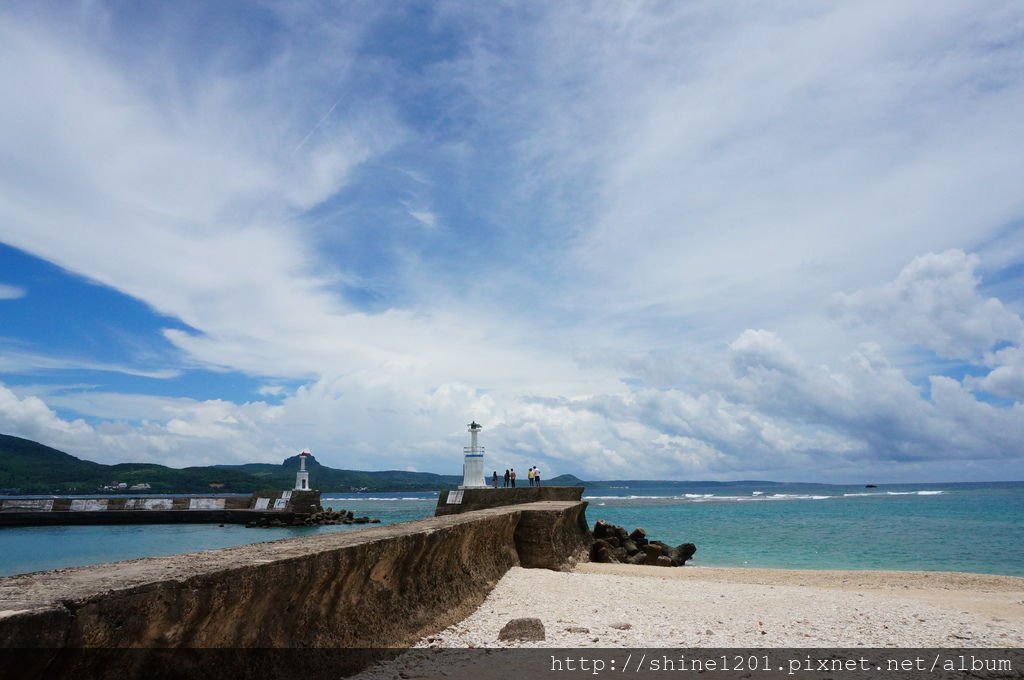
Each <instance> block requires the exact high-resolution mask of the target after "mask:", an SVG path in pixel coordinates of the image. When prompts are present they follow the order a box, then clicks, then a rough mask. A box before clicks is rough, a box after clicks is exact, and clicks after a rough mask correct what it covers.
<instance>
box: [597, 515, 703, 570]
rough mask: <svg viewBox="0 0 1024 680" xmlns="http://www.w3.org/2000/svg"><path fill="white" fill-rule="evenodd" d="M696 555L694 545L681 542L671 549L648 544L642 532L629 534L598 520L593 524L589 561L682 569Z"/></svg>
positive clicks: (650, 542)
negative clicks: (592, 539)
mask: <svg viewBox="0 0 1024 680" xmlns="http://www.w3.org/2000/svg"><path fill="white" fill-rule="evenodd" d="M695 552H697V546H695V545H694V544H693V543H680V544H679V545H677V546H675V547H674V548H673V547H672V546H670V545H667V544H665V543H662V542H661V541H651V540H648V538H647V532H646V531H644V530H643V529H639V528H637V529H634V530H633V532H632V533H629V532H627V531H626V530H625V529H624V528H623V527H620V526H616V525H614V524H609V523H608V522H605V521H604V520H603V519H599V520H598V521H597V524H595V525H594V545H593V546H592V547H591V549H590V561H591V562H622V563H625V564H649V565H653V566H658V567H681V566H683V565H684V564H686V560H688V559H690V558H692V557H693V554H694V553H695Z"/></svg>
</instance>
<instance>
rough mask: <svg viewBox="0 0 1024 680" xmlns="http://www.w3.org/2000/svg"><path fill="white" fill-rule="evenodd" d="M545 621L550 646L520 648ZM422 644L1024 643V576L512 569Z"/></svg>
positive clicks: (702, 569)
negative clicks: (531, 621)
mask: <svg viewBox="0 0 1024 680" xmlns="http://www.w3.org/2000/svg"><path fill="white" fill-rule="evenodd" d="M519 617H537V618H539V619H540V620H541V621H542V622H543V624H544V628H545V636H546V637H545V639H544V640H543V641H523V642H509V641H501V640H499V639H498V633H499V631H500V630H501V628H502V626H504V625H505V624H506V623H507V622H508V621H509V620H510V619H514V618H519ZM418 646H420V647H510V646H511V647H574V648H575V647H896V646H898V647H1021V646H1024V578H1018V577H1009V576H988V575H980V574H964V573H954V572H894V571H809V570H808V571H805V570H785V569H745V568H707V567H683V568H663V567H645V566H631V565H620V564H593V563H585V564H581V565H578V566H577V567H576V569H575V570H574V571H572V572H555V571H548V570H544V569H522V568H518V567H517V568H513V569H512V570H511V571H509V572H508V574H506V575H505V577H504V578H502V579H501V581H500V582H499V583H498V585H497V586H496V587H495V589H494V590H493V591H492V592H491V594H490V595H489V596H488V597H487V600H486V601H485V602H484V603H483V605H481V607H480V608H479V609H478V610H477V611H476V612H475V613H473V614H472V615H471V616H469V617H468V618H466V619H464V620H463V621H461V622H460V623H458V624H456V625H454V626H451V627H449V628H448V629H446V630H444V631H442V632H441V633H439V634H436V635H432V636H429V637H427V638H424V639H423V640H421V641H420V642H419V644H418Z"/></svg>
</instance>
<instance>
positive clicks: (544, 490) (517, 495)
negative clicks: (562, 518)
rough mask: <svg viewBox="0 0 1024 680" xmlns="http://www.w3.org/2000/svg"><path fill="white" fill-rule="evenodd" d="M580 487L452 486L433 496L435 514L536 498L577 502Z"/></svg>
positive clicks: (456, 512)
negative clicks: (435, 497)
mask: <svg viewBox="0 0 1024 680" xmlns="http://www.w3.org/2000/svg"><path fill="white" fill-rule="evenodd" d="M582 497H583V487H582V486H520V487H516V488H507V487H505V488H499V489H494V488H490V487H488V488H486V489H454V490H451V491H442V492H441V493H440V494H439V495H438V497H437V507H436V508H435V509H434V515H435V516H438V517H439V516H441V515H454V514H458V513H461V512H471V511H473V510H482V509H484V508H497V507H500V506H503V505H517V504H520V503H536V502H537V501H579V500H580V499H581V498H582Z"/></svg>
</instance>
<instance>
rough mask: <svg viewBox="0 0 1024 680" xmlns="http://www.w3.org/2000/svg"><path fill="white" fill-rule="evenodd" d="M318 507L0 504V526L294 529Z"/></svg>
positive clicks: (301, 499)
mask: <svg viewBox="0 0 1024 680" xmlns="http://www.w3.org/2000/svg"><path fill="white" fill-rule="evenodd" d="M319 508H320V492H319V491H283V492H282V491H264V492H259V493H255V494H248V495H234V496H228V495H223V496H202V495H181V496H173V495H159V494H151V495H146V496H111V497H105V498H104V497H98V496H88V497H84V496H83V497H79V498H75V497H62V498H8V499H0V527H3V526H56V525H63V524H69V525H81V524H204V523H214V524H246V523H248V522H255V521H258V520H260V519H268V520H270V519H277V520H280V521H281V522H283V523H284V524H292V523H293V522H294V521H295V520H296V519H298V520H300V521H301V519H302V518H303V517H304V516H306V515H310V514H312V513H314V512H316V511H317V510H318V509H319Z"/></svg>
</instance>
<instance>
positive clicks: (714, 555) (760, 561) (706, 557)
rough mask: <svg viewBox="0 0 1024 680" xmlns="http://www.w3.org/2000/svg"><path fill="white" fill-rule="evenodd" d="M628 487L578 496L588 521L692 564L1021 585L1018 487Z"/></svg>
mask: <svg viewBox="0 0 1024 680" xmlns="http://www.w3.org/2000/svg"><path fill="white" fill-rule="evenodd" d="M631 486H633V488H628V489H611V490H595V491H594V492H593V493H592V494H587V495H588V496H590V498H589V499H588V500H589V501H590V507H589V508H588V509H587V517H588V519H589V520H590V521H591V522H592V523H593V522H594V521H596V520H597V519H605V520H607V521H609V522H612V523H614V524H619V525H622V526H626V527H627V528H629V529H630V530H632V529H633V528H634V527H638V526H639V527H643V528H644V529H645V530H646V531H647V533H648V536H650V537H653V538H657V539H659V540H663V541H665V542H666V543H669V544H673V545H675V544H677V543H682V542H688V543H694V544H695V545H696V546H697V554H696V559H695V560H694V561H693V564H697V565H706V566H752V567H786V568H794V569H913V570H927V571H969V572H978V573H990V574H1007V575H1016V576H1024V484H1022V483H1019V482H1018V483H1002V484H935V485H900V486H888V485H880V486H879V488H877V489H866V488H864V487H860V486H858V487H839V486H825V485H803V484H801V485H771V486H767V485H729V486H725V487H721V488H719V487H715V488H708V487H706V486H701V487H696V486H692V485H690V486H685V487H669V488H667V487H664V486H662V487H657V486H649V485H648V486H645V485H631ZM758 492H761V493H758ZM755 494H757V495H755Z"/></svg>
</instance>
